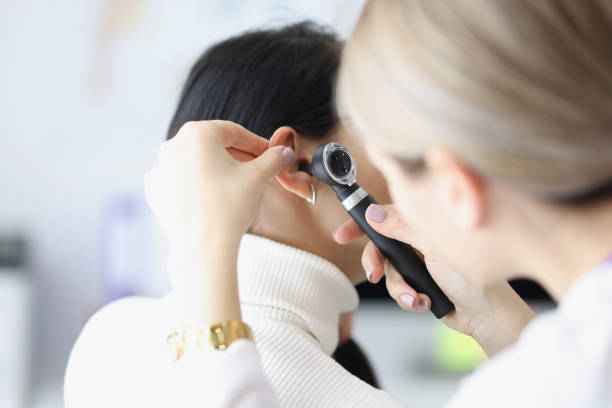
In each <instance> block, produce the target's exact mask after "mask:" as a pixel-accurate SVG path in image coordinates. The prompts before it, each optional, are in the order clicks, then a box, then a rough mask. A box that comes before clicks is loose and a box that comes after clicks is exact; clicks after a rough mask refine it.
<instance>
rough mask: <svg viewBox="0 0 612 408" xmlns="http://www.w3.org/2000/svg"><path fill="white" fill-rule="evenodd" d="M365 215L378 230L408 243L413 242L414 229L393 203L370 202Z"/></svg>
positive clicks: (369, 222)
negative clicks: (379, 203)
mask: <svg viewBox="0 0 612 408" xmlns="http://www.w3.org/2000/svg"><path fill="white" fill-rule="evenodd" d="M365 215H366V220H367V221H368V224H370V226H371V227H372V228H374V230H376V232H378V233H380V234H382V235H384V236H386V237H389V238H393V239H397V240H398V241H402V242H405V243H407V244H413V241H414V239H415V237H414V234H413V232H412V229H411V228H410V227H409V226H408V225H407V224H406V222H405V221H404V219H403V218H402V217H401V215H400V214H399V213H398V212H397V210H396V209H395V207H394V206H393V205H391V204H389V205H384V206H383V205H378V204H370V206H369V207H368V208H367V210H366V213H365Z"/></svg>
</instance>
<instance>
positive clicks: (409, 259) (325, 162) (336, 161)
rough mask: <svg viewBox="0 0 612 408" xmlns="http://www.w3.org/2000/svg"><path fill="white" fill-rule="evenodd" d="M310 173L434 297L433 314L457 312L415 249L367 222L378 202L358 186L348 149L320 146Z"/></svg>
mask: <svg viewBox="0 0 612 408" xmlns="http://www.w3.org/2000/svg"><path fill="white" fill-rule="evenodd" d="M306 171H308V172H309V173H310V174H312V175H313V176H315V177H316V178H317V179H319V180H321V181H322V182H324V183H325V184H327V185H329V186H331V188H332V189H333V190H334V191H335V192H336V195H337V196H338V199H339V200H340V201H341V202H342V205H343V206H344V208H345V209H346V211H347V212H348V213H349V214H350V216H351V217H353V219H354V220H355V222H357V224H358V225H359V227H361V229H362V230H363V231H364V232H365V233H366V235H367V236H368V237H369V238H370V240H371V241H372V242H373V243H374V245H376V247H377V248H378V249H379V250H380V252H381V253H382V254H383V255H384V256H385V257H386V258H387V259H388V260H389V262H391V265H393V267H394V268H395V269H396V270H397V271H398V272H399V273H400V274H401V275H402V277H403V278H404V280H405V281H406V282H407V283H408V284H409V285H410V286H412V287H413V288H414V289H415V290H416V291H417V292H419V293H425V294H427V295H428V296H429V297H430V299H431V311H432V312H433V314H434V315H435V316H436V317H437V318H438V319H439V318H442V317H444V316H445V315H446V314H447V313H448V312H450V311H451V310H453V308H454V305H453V304H452V302H451V301H450V300H449V299H448V298H447V297H446V295H445V294H444V292H442V290H441V289H440V288H439V287H438V285H437V284H436V282H435V281H434V280H433V279H432V277H431V275H430V274H429V272H428V271H427V268H426V267H425V263H424V262H423V261H422V260H421V258H419V256H418V255H417V254H416V252H415V251H414V249H412V247H411V246H410V245H408V244H405V243H403V242H400V241H397V240H395V239H392V238H388V237H385V236H384V235H381V234H379V233H378V232H376V231H375V230H374V229H373V228H372V227H371V226H370V224H368V222H367V221H366V217H365V212H366V209H367V208H368V206H369V205H370V204H376V200H374V197H372V196H371V195H369V194H368V192H367V191H365V190H364V189H363V188H361V187H359V185H358V184H357V183H356V180H357V178H356V177H357V167H356V165H355V160H354V159H353V156H351V154H350V153H349V151H348V150H347V149H346V147H344V146H342V145H341V144H340V143H326V144H322V145H319V146H317V148H316V149H315V152H314V155H313V157H312V162H311V164H310V166H309V168H308V169H306Z"/></svg>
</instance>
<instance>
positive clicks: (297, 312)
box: [64, 235, 612, 408]
mask: <svg viewBox="0 0 612 408" xmlns="http://www.w3.org/2000/svg"><path fill="white" fill-rule="evenodd" d="M238 270H239V272H238V274H239V285H240V298H241V302H242V310H243V315H244V318H245V320H246V321H247V322H248V323H249V324H250V325H251V326H252V327H253V329H254V333H255V340H256V343H257V349H256V348H255V346H254V345H253V343H252V342H250V341H247V340H239V341H236V342H235V343H233V344H232V345H231V346H230V347H229V348H228V349H227V350H225V351H217V350H204V351H201V352H194V353H186V354H185V355H184V356H183V357H182V358H181V359H180V360H179V361H178V362H177V363H171V362H170V359H169V356H168V354H167V349H166V336H167V335H168V333H170V332H171V331H172V330H174V329H176V323H175V322H176V317H175V316H176V312H174V303H175V302H174V301H173V299H172V296H171V295H170V296H167V297H165V298H164V299H162V300H155V299H143V298H128V299H124V300H120V301H118V302H115V303H113V304H111V305H109V306H107V307H105V308H103V309H102V310H101V311H99V312H98V313H96V314H95V315H94V317H92V318H91V319H90V321H89V322H88V323H87V326H86V327H85V328H84V329H83V332H82V333H81V336H80V337H79V339H78V341H77V343H76V344H75V346H74V348H73V351H72V354H71V356H70V360H69V363H68V369H67V371H66V380H65V384H64V393H65V401H66V408H76V407H79V408H80V407H86V408H96V407H105V408H108V407H164V408H167V407H181V408H182V407H232V408H237V407H240V408H264V407H265V408H273V407H278V406H279V400H280V405H281V406H283V407H291V408H299V407H317V408H318V407H362V408H364V407H376V408H397V407H399V404H398V403H397V402H396V401H394V400H393V399H392V398H391V397H389V396H388V395H387V394H385V393H384V392H382V391H377V390H375V389H373V388H372V387H370V386H368V385H367V384H365V383H363V382H361V381H360V380H358V379H357V378H355V377H353V376H352V375H351V374H349V373H348V372H346V371H345V370H344V369H342V368H341V367H340V366H339V365H338V364H336V363H335V362H334V361H333V360H332V359H331V358H330V357H329V353H331V352H332V350H333V349H334V348H335V346H336V342H337V336H338V316H339V314H340V313H341V312H344V311H349V310H353V309H355V307H356V306H357V295H356V293H355V290H354V288H353V287H352V285H351V284H350V282H349V281H348V279H347V278H346V277H345V276H344V275H343V274H342V273H341V272H340V271H339V270H338V269H337V268H336V267H335V266H334V265H332V264H330V263H329V262H327V261H325V260H323V259H321V258H318V257H316V256H314V255H312V254H308V253H306V252H304V251H301V250H298V249H295V248H291V247H288V246H286V245H282V244H279V243H277V242H273V241H270V240H267V239H264V238H259V237H255V236H252V235H246V236H245V237H244V238H243V241H242V246H241V248H240V255H239V263H238ZM610 310H612V257H611V258H610V259H608V261H607V262H604V263H603V264H601V265H600V266H598V267H597V268H595V269H594V270H592V271H590V272H589V273H587V274H585V275H584V276H582V277H581V278H579V279H578V280H577V281H576V282H575V283H574V285H573V286H572V288H571V290H570V291H569V293H568V294H567V296H566V297H565V299H564V300H563V302H562V303H561V304H560V305H559V307H558V308H557V309H556V310H555V311H553V312H550V313H546V314H544V315H541V316H539V317H538V318H536V319H534V320H533V321H532V322H531V323H530V324H529V325H528V326H527V327H526V328H525V330H524V331H523V333H522V335H521V337H520V339H519V341H518V342H517V343H516V344H515V345H514V346H512V347H510V348H508V349H506V350H505V351H504V352H501V353H499V354H498V355H496V356H495V357H494V358H492V359H491V360H489V361H488V362H487V363H485V364H482V365H481V366H480V367H479V368H478V369H477V370H476V372H474V373H473V374H471V375H470V376H468V377H467V378H466V379H464V380H463V381H462V383H461V386H460V387H459V389H458V392H457V393H456V394H455V395H454V397H453V398H452V399H451V401H449V403H448V407H453V408H454V407H457V408H459V407H489V406H495V407H509V408H510V407H511V408H516V407H526V406H530V407H531V406H534V407H536V406H537V407H551V408H552V407H555V408H556V407H572V408H574V407H597V408H599V407H602V408H603V407H612V313H610ZM380 346H381V347H384V344H382V343H381V344H380ZM258 351H259V353H258ZM260 355H261V360H260ZM262 367H263V368H262ZM262 370H263V371H265V375H264V372H263V371H262Z"/></svg>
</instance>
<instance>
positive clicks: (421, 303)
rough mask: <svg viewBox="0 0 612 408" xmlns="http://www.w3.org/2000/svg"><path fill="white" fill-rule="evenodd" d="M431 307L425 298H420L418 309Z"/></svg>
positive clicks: (423, 309) (422, 309)
mask: <svg viewBox="0 0 612 408" xmlns="http://www.w3.org/2000/svg"><path fill="white" fill-rule="evenodd" d="M427 309H429V302H428V301H427V300H425V299H419V303H417V305H416V310H420V311H423V312H424V311H425V310H427Z"/></svg>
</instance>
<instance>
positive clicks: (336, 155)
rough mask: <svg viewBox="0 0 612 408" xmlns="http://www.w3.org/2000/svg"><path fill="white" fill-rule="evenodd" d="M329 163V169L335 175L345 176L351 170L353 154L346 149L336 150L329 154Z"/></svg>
mask: <svg viewBox="0 0 612 408" xmlns="http://www.w3.org/2000/svg"><path fill="white" fill-rule="evenodd" d="M328 164H329V170H330V171H331V172H332V173H334V176H336V177H344V176H346V175H347V174H348V173H349V172H350V171H351V167H352V161H351V156H349V155H348V153H346V152H345V151H344V150H336V151H334V152H333V153H332V154H331V155H330V156H329V159H328Z"/></svg>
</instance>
